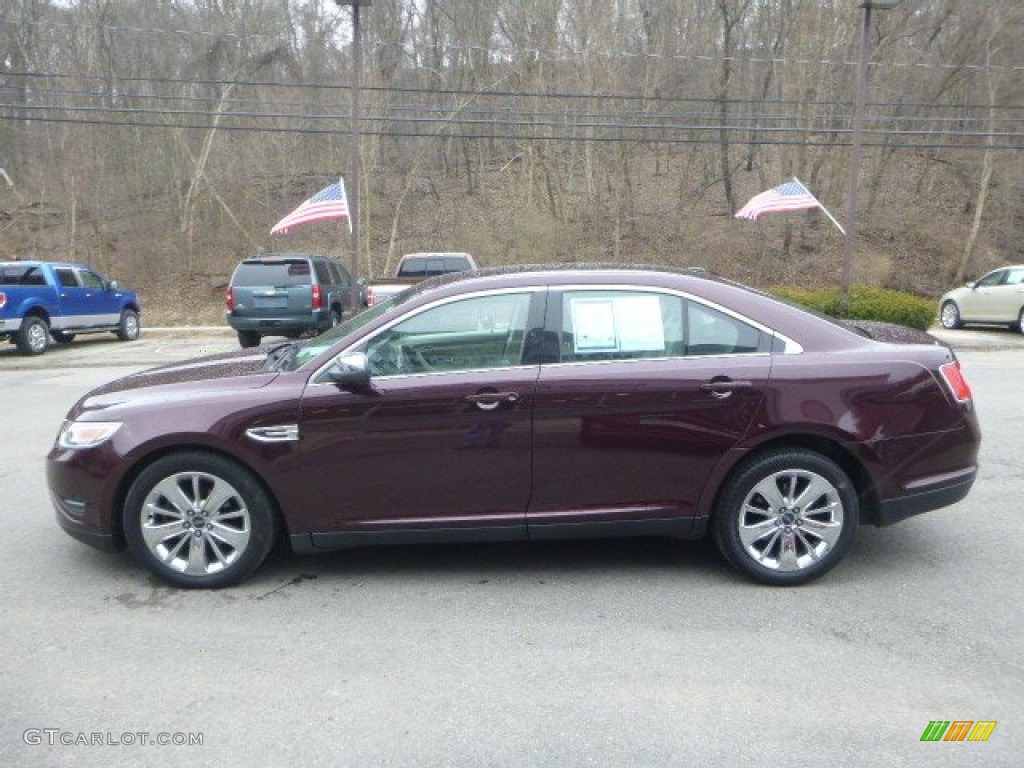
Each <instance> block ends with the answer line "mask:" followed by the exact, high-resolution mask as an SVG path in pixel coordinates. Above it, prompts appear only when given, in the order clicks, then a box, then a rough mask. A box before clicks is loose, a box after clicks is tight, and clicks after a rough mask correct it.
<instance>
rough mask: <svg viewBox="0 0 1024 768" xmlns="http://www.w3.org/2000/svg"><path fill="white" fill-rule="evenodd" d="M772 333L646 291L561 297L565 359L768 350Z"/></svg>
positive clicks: (696, 304)
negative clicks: (769, 334)
mask: <svg viewBox="0 0 1024 768" xmlns="http://www.w3.org/2000/svg"><path fill="white" fill-rule="evenodd" d="M769 346H770V338H769V337H768V334H766V333H764V332H762V331H760V330H759V329H757V328H755V327H753V326H751V325H749V324H747V323H745V322H743V321H742V320H739V319H737V318H734V317H732V316H730V315H728V314H726V313H724V312H721V311H719V310H717V309H714V308H712V307H709V306H706V305H703V304H700V303H699V302H696V301H689V300H686V299H684V298H682V297H680V296H674V295H668V294H661V293H653V292H645V291H625V290H623V291H607V290H594V291H588V290H581V291H570V292H567V293H565V294H563V296H562V357H561V359H562V361H563V362H582V361H587V360H634V359H652V358H661V357H688V356H694V355H727V354H728V355H734V354H745V353H751V352H759V351H767V350H768V348H769Z"/></svg>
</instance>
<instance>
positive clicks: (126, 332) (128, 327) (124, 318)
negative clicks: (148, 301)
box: [117, 309, 140, 341]
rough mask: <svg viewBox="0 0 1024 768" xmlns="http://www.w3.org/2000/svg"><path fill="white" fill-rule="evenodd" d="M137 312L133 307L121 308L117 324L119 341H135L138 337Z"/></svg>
mask: <svg viewBox="0 0 1024 768" xmlns="http://www.w3.org/2000/svg"><path fill="white" fill-rule="evenodd" d="M139 330H140V326H139V313H138V312H136V311H135V310H134V309H124V310H121V320H120V322H118V324H117V338H119V339H120V340H121V341H135V340H136V339H137V338H139Z"/></svg>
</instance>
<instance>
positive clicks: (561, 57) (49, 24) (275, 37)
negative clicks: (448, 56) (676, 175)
mask: <svg viewBox="0 0 1024 768" xmlns="http://www.w3.org/2000/svg"><path fill="white" fill-rule="evenodd" d="M0 24H8V25H11V26H22V25H27V26H33V27H37V28H43V29H51V30H55V31H56V30H61V31H63V30H68V29H71V30H75V29H79V28H81V27H82V25H81V24H73V23H70V22H69V23H64V22H56V21H50V20H43V19H30V20H14V19H6V18H2V17H0ZM91 28H94V29H98V30H103V31H106V32H127V33H131V34H150V35H167V36H174V37H187V36H190V35H191V36H196V37H205V38H214V39H222V38H230V39H240V40H266V41H270V42H272V43H274V44H277V45H281V44H290V42H291V41H290V39H289V38H290V36H289V35H288V33H285V32H282V33H278V34H271V35H267V34H260V33H258V32H245V33H239V32H232V31H227V30H222V31H213V30H207V29H165V28H160V27H127V26H119V25H113V24H100V25H96V26H95V27H91ZM63 39H64V38H63V36H62V40H63ZM367 45H368V47H369V48H371V49H387V48H400V49H402V50H403V51H407V50H408V48H409V44H408V43H402V42H393V41H388V40H375V41H368V43H367ZM444 51H445V52H447V53H471V54H486V55H488V56H494V57H496V58H497V59H498V61H496V62H495V63H500V62H501V61H502V60H503V61H505V62H507V63H512V62H513V61H514V60H515V59H516V58H517V57H524V56H525V57H529V58H530V60H531V61H537V62H544V63H558V62H565V61H566V60H567V59H569V58H579V59H583V58H586V59H611V60H622V59H645V60H652V61H680V62H686V61H700V62H709V63H713V64H721V63H724V62H727V61H728V62H740V63H751V64H769V65H771V66H773V67H785V66H818V67H821V66H824V67H835V66H840V67H854V66H856V64H857V62H855V61H846V60H835V59H813V58H803V57H793V58H790V57H782V56H721V55H711V54H693V53H655V52H649V51H622V50H604V51H598V50H592V49H586V50H581V49H576V48H571V47H568V46H567V47H566V48H565V49H564V50H561V51H545V50H541V49H539V48H526V47H518V46H515V45H513V44H511V43H507V44H505V43H503V44H497V45H494V46H480V45H463V44H455V43H447V44H445V45H444ZM871 67H872V68H875V69H878V70H879V71H881V70H883V69H888V68H893V69H947V70H967V71H979V72H1020V71H1024V64H989V63H985V64H970V63H966V62H955V63H954V62H886V63H884V64H882V63H878V62H872V63H871Z"/></svg>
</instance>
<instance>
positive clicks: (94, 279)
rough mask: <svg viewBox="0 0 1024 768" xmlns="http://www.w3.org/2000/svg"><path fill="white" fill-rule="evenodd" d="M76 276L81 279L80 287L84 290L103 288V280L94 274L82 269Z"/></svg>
mask: <svg viewBox="0 0 1024 768" xmlns="http://www.w3.org/2000/svg"><path fill="white" fill-rule="evenodd" d="M78 276H79V277H80V278H81V279H82V285H84V286H85V287H86V288H103V278H101V277H100V276H99V275H97V274H96V273H95V272H90V271H89V270H87V269H83V270H81V271H80V272H79V273H78Z"/></svg>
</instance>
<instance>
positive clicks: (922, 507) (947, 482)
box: [874, 467, 978, 527]
mask: <svg viewBox="0 0 1024 768" xmlns="http://www.w3.org/2000/svg"><path fill="white" fill-rule="evenodd" d="M977 476H978V469H977V467H972V468H971V469H969V470H967V471H965V472H964V473H962V474H959V475H956V476H954V477H951V478H948V479H944V480H942V481H941V482H939V483H936V484H934V485H931V486H930V487H928V488H927V489H924V490H921V491H918V492H916V493H912V494H909V495H906V496H899V497H897V498H894V499H884V500H883V501H882V502H881V503H880V504H879V507H878V515H877V517H876V519H875V521H874V523H875V525H877V526H879V527H882V526H886V525H893V524H894V523H898V522H900V521H901V520H906V519H907V518H908V517H913V516H914V515H920V514H922V513H924V512H931V511H932V510H935V509H941V508H942V507H948V506H949V505H951V504H956V503H957V502H958V501H960V500H962V499H963V498H964V497H965V496H967V494H968V493H969V492H970V490H971V486H973V485H974V481H975V479H976V478H977Z"/></svg>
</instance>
